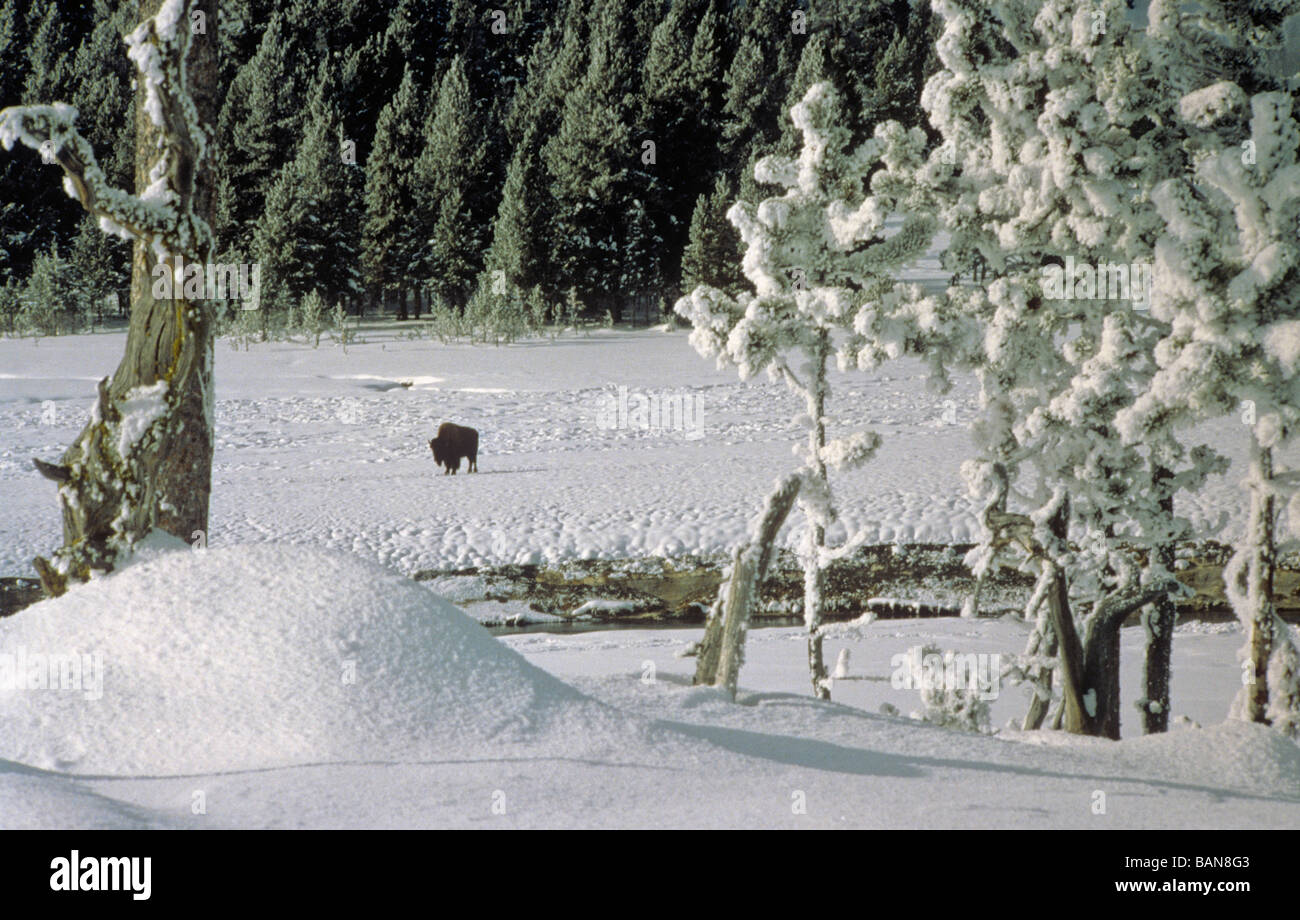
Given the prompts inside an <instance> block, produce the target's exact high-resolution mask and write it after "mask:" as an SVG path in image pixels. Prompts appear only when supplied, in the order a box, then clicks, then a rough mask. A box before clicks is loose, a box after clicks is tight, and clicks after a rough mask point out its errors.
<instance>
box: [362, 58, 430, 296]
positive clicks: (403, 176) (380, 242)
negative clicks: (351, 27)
mask: <svg viewBox="0 0 1300 920" xmlns="http://www.w3.org/2000/svg"><path fill="white" fill-rule="evenodd" d="M419 111H420V94H419V91H418V90H417V89H416V86H415V77H414V75H413V74H412V73H411V71H410V70H409V69H408V70H407V71H406V73H405V75H404V76H403V77H402V83H401V86H399V87H398V90H397V93H396V94H395V95H394V96H393V98H392V100H390V101H389V103H388V105H386V106H385V107H384V110H383V111H382V112H381V113H380V114H379V124H378V125H377V127H376V128H375V142H374V146H373V148H372V149H371V153H370V157H369V158H368V159H367V160H366V196H365V202H366V219H365V225H364V229H363V231H362V263H363V268H364V271H365V277H366V280H367V282H368V283H369V284H370V285H371V286H372V291H373V292H374V293H376V294H377V295H378V296H379V297H380V299H381V302H382V301H383V299H384V298H385V297H386V296H387V294H388V293H389V292H391V291H393V290H402V291H404V290H405V289H407V288H413V287H414V286H415V285H416V284H417V283H418V280H419V279H418V277H417V276H415V274H414V269H415V267H416V265H417V256H418V253H419V247H420V237H419V232H418V229H417V228H418V223H417V222H416V221H415V220H414V218H413V215H415V213H416V202H415V196H414V193H413V190H412V187H411V174H412V170H413V169H414V166H415V161H416V158H417V157H418V156H419V153H420V144H421V132H420V124H419V117H418V113H419ZM413 223H415V226H413ZM401 302H402V304H403V306H404V305H405V297H404V296H403V297H402V299H401Z"/></svg>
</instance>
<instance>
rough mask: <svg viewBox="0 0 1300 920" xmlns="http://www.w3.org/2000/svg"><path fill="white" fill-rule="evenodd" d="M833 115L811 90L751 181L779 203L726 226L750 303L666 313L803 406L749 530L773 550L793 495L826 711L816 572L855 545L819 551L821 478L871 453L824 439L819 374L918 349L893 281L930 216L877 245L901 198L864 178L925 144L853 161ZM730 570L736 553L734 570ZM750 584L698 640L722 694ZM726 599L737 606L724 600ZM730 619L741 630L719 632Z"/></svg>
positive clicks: (824, 397)
mask: <svg viewBox="0 0 1300 920" xmlns="http://www.w3.org/2000/svg"><path fill="white" fill-rule="evenodd" d="M839 106H840V101H839V97H838V95H837V93H836V92H835V90H834V88H833V87H831V86H830V85H829V84H825V83H821V84H816V85H814V86H812V87H811V88H810V89H809V90H808V93H807V94H806V95H805V97H804V99H803V101H801V102H800V103H799V104H797V105H796V106H794V108H793V109H791V112H790V117H791V119H792V120H793V122H794V123H795V125H796V126H797V127H798V128H799V130H800V131H801V132H802V134H803V149H802V152H801V153H800V155H799V157H798V158H797V159H787V158H783V157H775V156H772V157H766V158H764V159H763V160H760V161H759V163H758V164H757V165H756V167H755V170H754V176H755V178H756V179H757V180H758V181H760V182H764V183H768V184H772V185H778V186H783V187H784V188H785V189H786V192H785V194H783V195H781V196H780V197H775V198H768V199H767V200H765V201H763V202H762V203H761V204H759V205H758V207H757V208H754V207H752V206H750V205H749V204H746V203H743V202H742V203H739V204H737V205H735V206H733V207H732V208H731V210H730V211H729V212H728V214H727V217H728V219H729V220H730V221H731V223H732V224H733V225H735V227H736V228H737V230H738V231H739V232H740V236H741V239H742V240H743V242H744V245H745V247H746V248H745V256H744V260H743V271H744V274H745V276H746V278H748V279H749V281H750V283H751V284H752V285H753V286H754V292H753V293H744V294H741V295H740V296H739V297H735V298H733V297H731V296H729V295H728V294H726V293H725V292H723V291H720V290H718V289H716V288H712V287H709V286H707V285H701V286H700V287H697V288H696V289H695V290H694V291H693V292H691V294H690V295H689V296H687V297H683V298H682V299H681V300H679V301H678V302H677V304H676V307H675V309H676V311H677V312H678V313H679V314H681V315H682V316H684V317H685V318H686V319H688V320H690V322H691V324H692V326H693V327H694V329H693V332H692V333H691V339H690V340H691V344H692V345H693V346H694V347H695V349H696V350H697V351H699V352H700V354H701V355H703V356H704V357H711V358H715V359H716V360H717V362H718V364H719V366H730V367H734V368H735V369H736V370H737V371H738V373H739V375H740V377H741V379H749V378H750V377H752V376H754V375H755V374H758V373H760V372H764V371H765V372H767V373H768V374H770V375H772V376H773V377H776V378H779V379H781V380H783V381H785V383H786V384H787V385H788V386H789V388H790V389H791V390H792V391H793V392H795V393H796V394H798V395H799V396H800V397H802V399H803V401H804V407H805V411H804V413H803V414H802V415H800V416H799V417H798V419H797V420H796V422H797V423H798V424H799V425H801V426H802V427H803V428H804V430H805V432H806V442H805V443H804V444H803V445H802V446H799V447H797V448H796V454H797V456H798V457H799V459H800V461H801V465H800V466H799V468H798V470H797V471H796V473H795V474H794V477H793V479H788V480H785V481H783V482H782V483H780V484H778V486H777V488H776V489H775V491H774V492H773V494H772V497H771V498H770V499H769V502H768V504H767V506H766V508H765V512H764V513H763V514H762V515H760V517H759V518H758V521H757V523H756V529H755V533H754V543H757V544H761V543H762V541H764V540H766V541H769V542H770V541H771V540H774V539H775V537H776V534H777V531H779V529H780V526H781V520H783V519H784V517H785V513H788V511H789V507H790V504H792V502H793V499H794V496H795V494H797V496H798V504H799V507H800V510H801V511H802V512H803V518H804V529H803V537H802V540H801V543H800V549H799V555H800V558H801V561H802V563H803V568H804V620H805V624H806V626H807V630H808V660H809V670H810V673H811V677H812V683H813V690H814V693H815V694H816V695H817V696H818V697H820V698H823V699H827V698H829V696H830V681H829V678H828V675H827V669H826V664H825V660H824V658H823V654H822V635H821V633H820V631H819V630H820V627H821V621H822V594H823V587H824V577H825V576H824V572H825V567H826V565H827V564H828V563H829V562H830V561H831V560H832V559H834V558H836V557H837V556H839V555H842V554H844V553H847V552H850V551H852V550H853V549H854V548H856V547H857V545H859V542H860V541H858V540H856V539H850V540H849V541H848V542H846V543H845V544H843V545H841V546H838V547H830V546H828V545H827V542H826V529H827V527H828V526H829V525H830V524H831V523H832V522H833V521H834V520H835V510H834V503H833V500H832V495H831V488H830V483H829V479H828V471H830V470H844V469H850V468H852V467H855V466H858V465H861V464H863V463H865V462H866V461H868V460H869V459H870V458H871V457H872V455H873V454H874V453H875V451H876V449H877V447H878V445H879V443H880V438H879V436H878V435H876V434H875V433H874V432H855V433H852V434H849V435H846V436H844V437H841V438H837V439H833V440H828V437H827V426H828V422H829V418H828V415H827V406H828V403H829V400H830V387H829V385H828V382H827V369H828V362H829V361H830V359H831V357H832V356H833V355H835V356H837V357H838V360H839V363H840V365H841V366H842V367H851V366H869V365H870V364H871V363H874V362H875V361H878V360H880V359H882V358H883V357H885V356H889V357H892V356H896V355H899V354H902V353H903V352H904V351H905V350H906V349H907V348H908V346H909V343H915V341H916V340H917V333H916V332H915V331H914V330H915V327H916V323H915V321H914V317H913V311H912V308H911V304H912V303H913V302H914V301H915V300H917V299H918V298H917V296H916V295H915V293H913V294H911V295H910V296H904V295H903V293H902V291H901V290H900V288H901V285H899V284H898V283H897V282H895V281H894V280H893V277H894V275H895V274H896V273H897V271H898V269H899V268H901V267H902V266H904V265H906V264H907V263H909V262H910V261H912V260H914V259H915V258H916V257H917V256H919V255H920V254H921V253H923V252H924V251H925V248H926V246H927V245H928V244H929V242H930V239H931V236H932V232H933V228H932V223H931V221H930V220H929V219H928V218H925V217H909V218H908V219H907V220H906V221H905V223H904V225H903V227H902V229H901V230H899V231H898V232H897V233H894V234H892V235H889V236H886V234H885V221H886V219H887V218H888V217H890V216H891V215H892V214H893V213H895V211H896V210H897V209H898V207H899V206H900V204H901V203H902V202H901V199H900V195H901V194H902V192H901V189H902V188H903V186H901V185H899V184H898V183H896V182H892V180H891V174H890V171H889V170H888V169H886V170H880V171H879V172H877V174H876V175H877V177H879V181H878V182H877V181H875V180H873V182H872V194H870V195H868V194H866V183H867V179H868V177H869V176H870V175H871V173H872V170H873V169H874V168H876V167H878V166H879V165H881V164H882V163H883V164H885V165H889V164H894V165H895V166H897V167H898V168H902V166H903V164H906V163H915V162H917V161H919V158H920V154H921V150H922V148H923V145H924V136H923V135H922V133H921V132H920V131H919V130H913V131H911V132H908V131H905V130H904V129H902V128H901V127H900V126H898V125H897V124H895V123H888V124H884V125H881V126H879V127H878V128H877V129H876V132H875V136H874V137H873V138H872V139H870V140H868V141H867V142H866V143H864V144H862V145H861V146H859V147H857V148H856V149H851V148H850V136H849V131H848V129H847V128H845V127H844V126H843V121H844V119H843V117H842V112H841V110H840V107H839ZM916 213H918V214H919V213H923V212H920V211H918V212H916ZM783 505H784V509H785V513H781V508H782V506H783ZM774 517H779V518H780V519H781V520H775V521H774V520H773V519H774ZM773 523H774V524H775V527H773V526H772V525H773ZM756 552H757V555H758V556H759V557H762V558H767V557H769V556H770V552H771V551H770V547H765V548H762V549H759V550H757V551H756ZM740 558H741V555H740V554H739V553H738V555H737V562H739V561H740ZM753 577H754V572H753V570H752V569H745V570H743V571H742V569H741V568H740V567H739V566H738V565H736V564H734V563H733V567H732V571H731V574H730V576H729V579H728V582H729V583H728V584H724V585H723V588H722V590H721V592H720V594H719V602H718V603H717V604H715V607H714V612H713V616H712V617H711V618H710V623H709V628H708V630H707V631H706V637H705V642H704V643H703V646H702V648H701V652H700V661H699V665H700V667H699V668H698V669H697V672H696V682H697V683H710V684H712V683H720V684H722V685H724V686H727V685H729V686H730V687H731V689H733V690H734V673H733V674H732V675H730V677H729V678H725V677H723V676H721V675H719V674H718V673H716V672H715V671H714V670H712V668H713V665H712V662H713V661H714V660H715V659H716V658H724V659H725V658H730V659H731V660H733V661H738V660H739V657H740V654H739V652H738V650H737V649H735V648H732V647H730V646H722V651H721V653H719V654H715V653H714V652H713V650H712V649H711V647H710V646H711V644H712V643H721V637H722V636H723V635H724V634H725V635H727V636H728V642H730V643H743V641H744V627H745V624H747V622H748V617H749V608H750V605H752V603H753V601H754V598H755V597H756V595H757V585H754V586H752V587H751V589H750V590H746V591H740V592H737V591H735V587H734V585H731V584H730V582H733V581H735V580H737V579H745V578H748V579H752V578H753ZM728 594H731V595H733V596H734V597H735V600H736V602H737V604H738V606H731V605H729V604H728V603H726V602H725V601H724V597H725V596H727V595H728ZM728 620H734V621H735V622H736V623H737V624H738V625H737V626H736V627H733V628H731V629H728V628H727V627H726V625H725V624H726V622H727V621H728ZM711 637H712V638H711Z"/></svg>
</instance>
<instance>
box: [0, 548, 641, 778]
mask: <svg viewBox="0 0 1300 920" xmlns="http://www.w3.org/2000/svg"><path fill="white" fill-rule="evenodd" d="M40 656H48V657H46V658H42V657H40ZM74 661H75V662H77V663H78V664H82V663H84V665H85V666H84V667H81V668H79V669H76V670H80V672H81V673H80V674H77V673H75V670H74V669H73V668H72V666H71V665H70V664H69V663H70V662H74ZM96 662H100V663H102V666H98V665H96V664H95V663H96ZM6 666H7V667H8V671H7V672H6V670H5V669H6ZM60 667H62V668H63V670H60ZM36 672H44V673H47V674H52V675H53V679H52V680H51V679H49V678H48V677H47V678H46V679H44V680H42V679H40V677H39V676H34V675H35V674H36ZM97 674H98V675H100V676H102V680H100V681H97V680H96V675H97ZM25 678H26V679H25ZM77 678H80V680H79V681H78V680H77ZM47 683H48V684H49V686H45V684H47ZM97 684H98V686H96V685H97ZM656 734H658V732H657V730H655V729H654V728H652V727H649V726H648V724H647V723H646V722H644V721H643V720H638V719H636V718H634V717H631V716H629V715H627V714H625V713H621V712H618V711H616V710H613V709H611V708H609V707H607V706H605V705H603V704H600V703H597V702H595V701H593V700H591V699H589V698H587V697H585V696H583V695H582V694H581V693H579V692H578V691H577V690H575V689H573V688H571V687H569V686H568V685H567V684H564V683H563V682H561V681H559V680H557V679H555V678H554V677H551V676H550V675H548V674H547V673H545V672H544V671H542V670H540V669H539V668H537V667H535V666H534V665H531V664H529V663H528V662H527V661H525V660H524V659H523V657H521V656H520V655H519V654H517V653H516V652H514V651H511V650H510V649H508V648H506V647H505V646H504V645H502V644H501V643H499V642H497V640H496V639H494V638H493V637H492V636H491V635H489V634H488V633H487V632H486V631H485V630H484V629H483V628H482V627H480V626H479V625H478V624H477V623H475V622H474V621H473V620H471V619H470V618H469V617H467V616H466V615H465V614H463V613H462V612H461V611H460V610H458V609H456V608H455V607H453V606H452V605H451V604H450V603H448V602H447V601H445V600H443V599H442V598H441V597H438V596H437V595H435V594H433V593H432V592H431V591H429V590H428V589H427V588H426V587H424V586H423V585H420V584H417V583H415V582H413V581H410V580H408V579H406V578H403V577H401V576H398V575H395V574H393V573H391V572H389V571H388V570H386V569H382V568H380V567H378V566H376V565H374V564H373V563H370V562H366V561H363V560H361V559H358V558H355V557H352V556H347V555H343V554H339V553H334V552H325V551H321V550H315V549H309V548H302V547H286V546H276V545H258V546H237V547H222V548H210V549H206V550H185V551H175V552H170V553H164V554H161V555H159V556H156V557H155V558H153V559H150V560H148V561H143V562H137V563H135V564H133V565H131V566H129V567H127V568H125V569H124V570H122V571H119V572H117V573H115V574H113V575H111V576H108V577H106V578H102V579H98V580H96V581H93V582H91V583H89V584H85V585H79V586H77V587H74V588H73V589H72V590H70V591H69V592H68V593H67V594H66V595H65V596H63V597H61V598H57V599H53V600H48V601H44V602H42V603H40V604H37V605H35V606H33V607H29V608H28V609H26V610H24V611H23V612H21V613H19V614H17V615H15V616H13V617H10V618H9V619H6V620H3V621H0V758H6V759H8V760H11V761H17V762H20V763H23V764H28V765H30V766H33V767H37V768H41V769H46V770H56V771H60V772H66V773H77V774H99V775H112V776H140V775H167V774H171V775H175V774H189V773H212V772H219V771H230V770H249V769H260V768H266V767H278V766H289V765H301V764H320V763H337V762H352V761H365V762H375V761H383V760H392V761H399V762H413V761H421V762H429V761H438V762H441V761H447V760H452V759H455V760H463V759H466V758H475V757H483V756H488V755H490V756H492V757H495V758H502V757H511V756H516V754H517V755H518V756H525V755H526V756H529V757H537V756H566V757H572V756H584V755H591V754H593V753H600V754H603V755H606V756H607V757H614V758H616V759H623V758H624V757H626V756H635V751H637V750H644V749H645V748H644V744H646V743H654V739H653V738H652V737H649V736H651V735H656ZM632 736H636V737H635V738H633V737H632ZM636 741H640V742H641V743H636ZM620 755H621V756H620Z"/></svg>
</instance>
